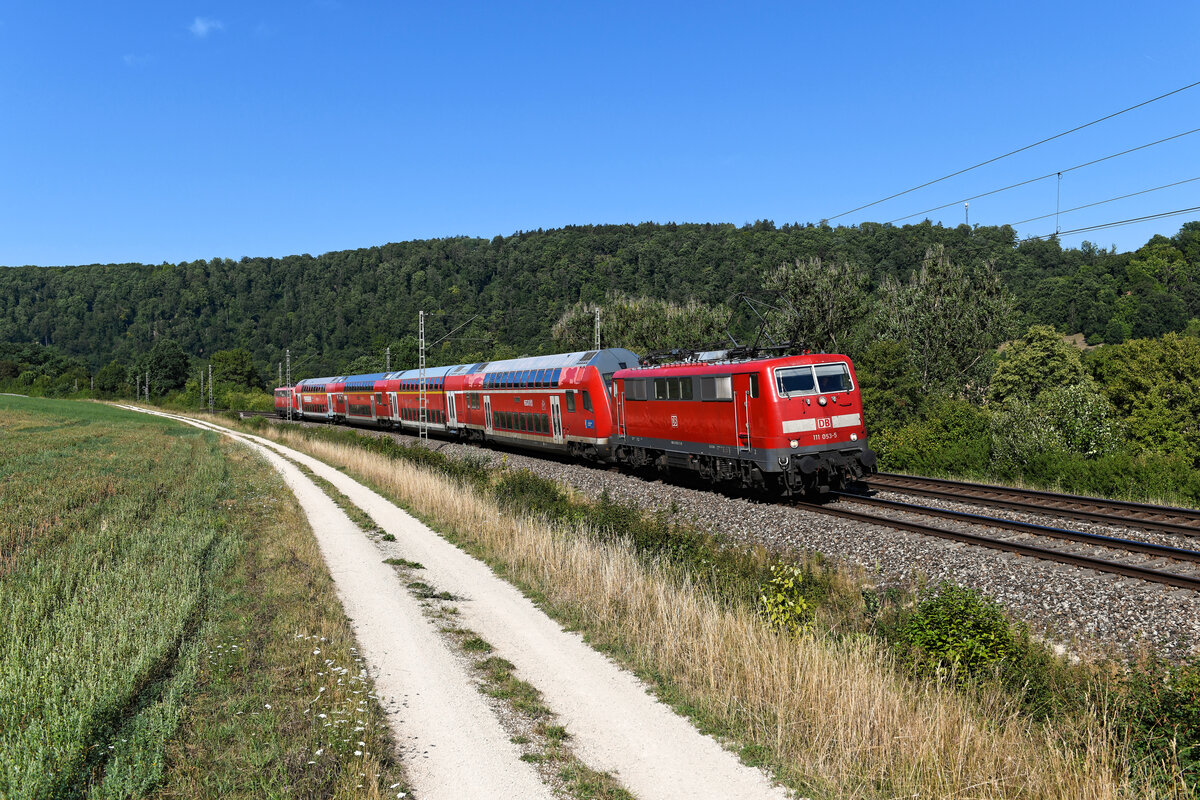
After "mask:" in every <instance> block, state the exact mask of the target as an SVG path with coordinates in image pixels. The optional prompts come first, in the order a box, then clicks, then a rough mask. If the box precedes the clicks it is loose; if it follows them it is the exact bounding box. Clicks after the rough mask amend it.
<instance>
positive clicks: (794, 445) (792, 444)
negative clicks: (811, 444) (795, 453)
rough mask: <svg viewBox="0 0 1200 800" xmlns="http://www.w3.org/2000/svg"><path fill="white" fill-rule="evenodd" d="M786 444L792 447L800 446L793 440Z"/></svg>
mask: <svg viewBox="0 0 1200 800" xmlns="http://www.w3.org/2000/svg"><path fill="white" fill-rule="evenodd" d="M788 444H790V445H791V446H792V447H799V446H800V443H799V442H798V441H796V440H795V439H792V440H791V441H790V442H788Z"/></svg>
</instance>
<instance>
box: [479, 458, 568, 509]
mask: <svg viewBox="0 0 1200 800" xmlns="http://www.w3.org/2000/svg"><path fill="white" fill-rule="evenodd" d="M492 494H493V495H494V496H495V497H496V500H497V502H499V503H500V506H501V507H502V508H505V509H507V510H509V511H517V512H519V513H528V514H533V515H535V516H541V517H545V518H547V519H550V520H555V521H559V520H567V519H570V518H571V517H572V516H573V514H572V507H571V500H570V498H569V497H568V496H567V493H566V492H564V491H563V490H562V489H561V488H560V487H559V485H558V484H557V483H555V482H554V481H551V480H547V479H546V478H539V477H538V476H537V475H534V474H533V473H532V472H530V471H529V470H527V469H521V470H505V471H504V472H502V473H501V474H500V478H499V479H498V480H497V481H496V484H495V486H493V487H492Z"/></svg>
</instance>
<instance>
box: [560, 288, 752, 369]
mask: <svg viewBox="0 0 1200 800" xmlns="http://www.w3.org/2000/svg"><path fill="white" fill-rule="evenodd" d="M595 309H596V306H595V305H594V304H589V303H582V302H581V303H576V304H575V305H574V306H572V307H571V308H569V309H567V310H566V312H564V313H563V315H562V316H561V317H559V319H558V321H557V322H556V323H554V328H553V335H554V339H555V341H557V342H559V343H560V344H561V346H563V347H574V348H581V349H589V348H591V346H592V343H593V341H594V338H595V319H596V317H595ZM729 319H730V313H729V309H728V308H726V307H725V306H723V305H717V306H708V305H704V304H702V303H699V302H696V301H694V300H691V301H688V302H687V303H684V304H679V303H672V302H669V301H666V300H655V299H652V298H648V297H629V296H626V295H621V294H615V293H613V294H609V296H608V298H607V299H606V300H605V302H604V303H603V304H602V305H600V344H601V346H602V347H624V348H626V349H629V350H632V351H633V352H635V353H638V354H639V355H645V354H646V353H648V352H652V351H654V350H668V349H672V348H677V347H705V346H712V345H714V344H716V343H718V342H721V341H722V340H723V339H724V338H725V332H726V331H727V330H728V323H729Z"/></svg>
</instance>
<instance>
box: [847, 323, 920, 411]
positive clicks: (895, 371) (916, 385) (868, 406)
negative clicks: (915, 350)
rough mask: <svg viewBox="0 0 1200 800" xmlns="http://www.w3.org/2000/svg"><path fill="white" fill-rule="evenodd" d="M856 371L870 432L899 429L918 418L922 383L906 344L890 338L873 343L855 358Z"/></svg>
mask: <svg viewBox="0 0 1200 800" xmlns="http://www.w3.org/2000/svg"><path fill="white" fill-rule="evenodd" d="M854 372H855V375H856V376H857V377H858V385H859V389H860V390H861V391H862V402H863V419H864V420H865V421H866V425H867V430H868V431H869V432H871V433H876V432H878V431H884V430H896V429H897V428H900V427H901V426H903V425H906V424H908V423H909V422H911V421H913V420H914V419H916V417H917V414H918V412H919V411H920V408H921V400H922V394H921V382H920V380H919V378H918V377H917V373H916V371H915V370H914V369H913V366H912V360H911V359H910V358H909V354H908V351H907V350H906V349H905V347H904V345H902V344H900V343H899V342H892V341H889V340H887V339H883V340H880V341H877V342H874V343H872V344H871V345H870V346H869V347H868V348H867V349H866V351H865V352H864V353H863V354H862V355H861V356H859V357H858V358H857V359H855V361H854Z"/></svg>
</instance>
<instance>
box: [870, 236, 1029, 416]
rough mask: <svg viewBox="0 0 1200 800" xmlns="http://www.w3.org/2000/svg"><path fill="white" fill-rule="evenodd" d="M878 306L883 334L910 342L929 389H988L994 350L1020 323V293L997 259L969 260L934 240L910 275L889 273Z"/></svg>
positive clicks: (972, 392) (959, 392)
mask: <svg viewBox="0 0 1200 800" xmlns="http://www.w3.org/2000/svg"><path fill="white" fill-rule="evenodd" d="M878 309H879V310H878V312H877V315H876V327H877V332H878V334H879V336H880V338H885V339H893V340H895V341H899V342H903V343H904V344H905V345H906V346H907V347H908V350H909V352H910V354H911V358H912V362H913V367H914V368H915V370H916V373H917V375H918V377H919V380H920V382H921V389H922V391H923V392H925V393H930V392H939V393H945V394H949V395H952V396H962V397H981V396H982V395H983V394H984V392H985V391H986V389H987V379H988V377H989V376H990V374H991V363H990V360H989V359H990V356H991V354H992V352H993V351H994V350H995V348H996V346H997V345H999V344H1000V342H1002V341H1004V340H1005V339H1006V338H1008V335H1009V333H1010V331H1011V328H1012V324H1013V323H1012V320H1013V301H1012V298H1011V296H1010V295H1009V293H1008V291H1007V290H1006V289H1005V288H1004V287H1003V286H1002V285H1001V283H1000V281H999V279H998V278H997V277H996V274H995V272H994V270H993V268H992V265H991V264H990V263H987V262H978V263H976V264H974V265H971V266H968V265H967V264H965V263H964V262H955V261H953V260H951V258H950V256H949V254H947V252H946V249H945V247H944V246H942V245H937V246H935V247H931V248H930V249H929V250H927V251H926V253H925V258H924V260H923V261H922V262H921V268H920V269H919V270H916V271H915V272H914V273H913V274H912V275H911V276H910V278H909V280H908V281H907V282H901V281H899V280H896V279H895V278H891V277H887V278H885V279H884V281H883V283H882V284H881V286H880V290H879V302H878Z"/></svg>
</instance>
